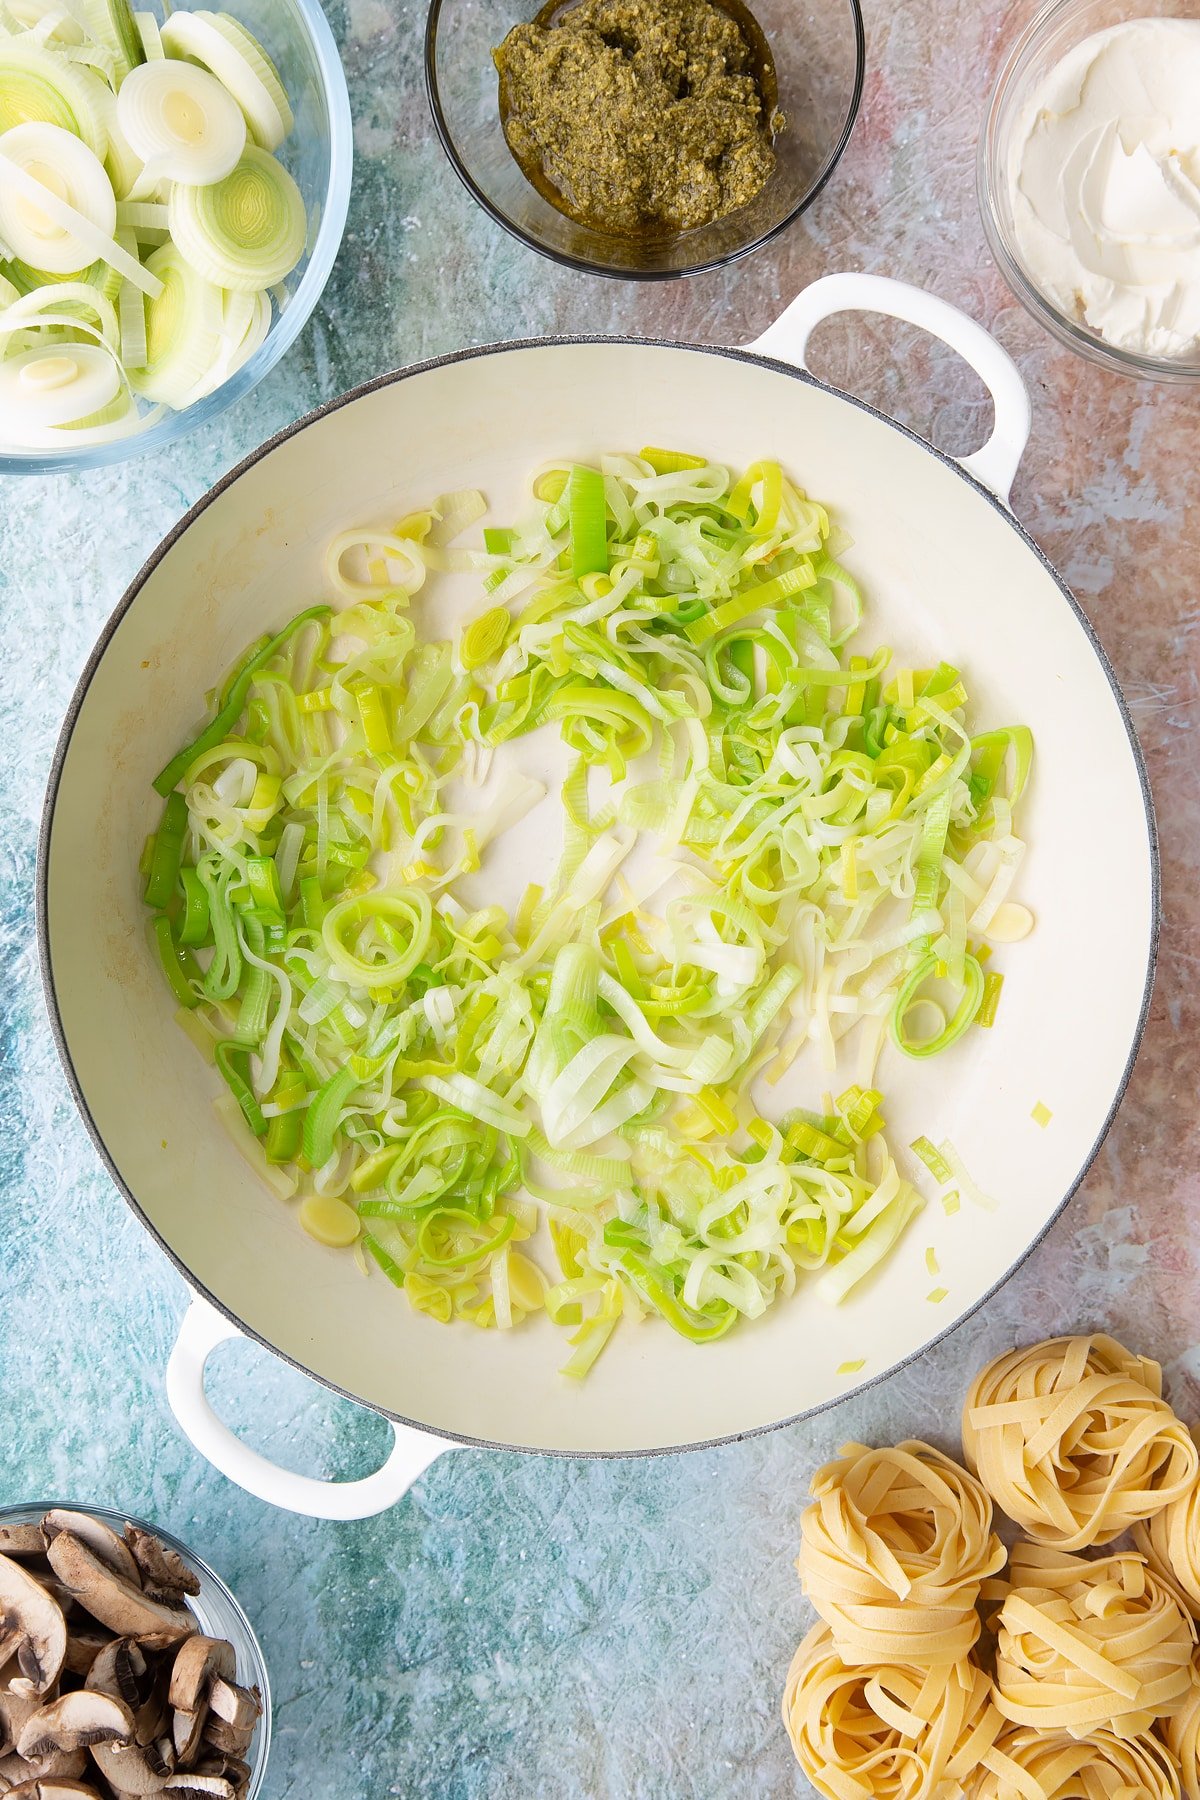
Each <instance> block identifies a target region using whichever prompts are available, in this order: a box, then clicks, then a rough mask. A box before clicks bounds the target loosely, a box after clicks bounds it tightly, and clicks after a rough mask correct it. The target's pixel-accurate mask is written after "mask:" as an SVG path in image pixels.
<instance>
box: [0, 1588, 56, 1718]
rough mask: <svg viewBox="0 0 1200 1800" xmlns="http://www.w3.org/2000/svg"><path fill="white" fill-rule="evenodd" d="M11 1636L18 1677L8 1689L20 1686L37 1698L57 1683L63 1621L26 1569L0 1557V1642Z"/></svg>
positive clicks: (47, 1596) (54, 1602) (53, 1603)
mask: <svg viewBox="0 0 1200 1800" xmlns="http://www.w3.org/2000/svg"><path fill="white" fill-rule="evenodd" d="M14 1633H16V1634H17V1638H16V1645H15V1648H16V1657H17V1666H18V1668H19V1670H20V1676H19V1677H18V1679H17V1682H14V1681H12V1680H10V1682H9V1686H10V1688H12V1689H13V1691H14V1692H15V1691H20V1688H21V1687H22V1686H23V1687H25V1688H27V1689H28V1691H30V1692H32V1693H35V1694H37V1695H39V1696H41V1695H42V1694H45V1693H47V1692H48V1691H49V1689H50V1688H51V1687H52V1686H53V1685H54V1683H55V1682H56V1681H57V1680H58V1677H59V1673H60V1672H61V1670H62V1666H63V1662H64V1660H65V1659H66V1654H67V1622H66V1620H65V1619H64V1618H63V1612H62V1607H61V1606H60V1605H59V1604H58V1602H57V1600H55V1599H54V1597H53V1595H52V1594H48V1593H47V1592H46V1590H45V1588H43V1587H39V1585H38V1583H37V1582H36V1581H35V1580H34V1578H33V1576H32V1575H30V1574H29V1572H28V1570H26V1569H24V1568H22V1567H21V1564H20V1563H17V1562H14V1561H13V1560H12V1558H11V1557H8V1556H0V1641H4V1640H7V1639H9V1638H11V1637H12V1636H13V1634H14ZM10 1654H11V1652H10ZM18 1684H20V1685H18Z"/></svg>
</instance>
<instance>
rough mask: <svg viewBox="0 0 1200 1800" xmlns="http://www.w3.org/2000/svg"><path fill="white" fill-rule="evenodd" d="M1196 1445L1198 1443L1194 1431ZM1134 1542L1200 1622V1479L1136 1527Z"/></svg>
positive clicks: (1193, 1437)
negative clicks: (1171, 1584) (1174, 1587)
mask: <svg viewBox="0 0 1200 1800" xmlns="http://www.w3.org/2000/svg"><path fill="white" fill-rule="evenodd" d="M1192 1441H1193V1443H1195V1442H1197V1441H1198V1440H1197V1435H1196V1433H1195V1432H1194V1431H1193V1432H1192ZM1133 1541H1134V1543H1135V1544H1136V1545H1137V1547H1138V1549H1139V1550H1140V1551H1141V1552H1142V1555H1143V1556H1144V1557H1145V1558H1146V1561H1147V1562H1148V1563H1149V1564H1150V1567H1151V1568H1152V1569H1154V1570H1155V1571H1156V1572H1157V1573H1158V1574H1159V1575H1161V1576H1163V1577H1164V1578H1165V1579H1166V1580H1167V1581H1170V1582H1173V1583H1174V1585H1175V1586H1176V1587H1177V1588H1178V1590H1179V1592H1180V1594H1182V1596H1183V1598H1184V1600H1185V1601H1186V1602H1187V1604H1188V1606H1189V1607H1190V1608H1191V1611H1192V1614H1193V1616H1194V1617H1195V1618H1198V1619H1200V1476H1198V1477H1197V1479H1196V1480H1195V1481H1193V1482H1192V1485H1191V1487H1189V1488H1188V1489H1187V1490H1186V1492H1185V1493H1183V1494H1181V1495H1180V1496H1179V1498H1178V1500H1172V1501H1171V1502H1170V1504H1169V1505H1167V1506H1164V1507H1163V1509H1162V1511H1161V1512H1157V1513H1155V1515H1154V1517H1153V1518H1152V1519H1150V1520H1147V1521H1145V1522H1144V1523H1142V1524H1140V1525H1135V1526H1134V1530H1133Z"/></svg>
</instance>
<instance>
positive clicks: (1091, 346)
mask: <svg viewBox="0 0 1200 1800" xmlns="http://www.w3.org/2000/svg"><path fill="white" fill-rule="evenodd" d="M1093 3H1094V0H1046V4H1044V5H1043V6H1041V7H1039V9H1038V11H1037V12H1036V13H1035V14H1034V15H1033V17H1032V18H1031V19H1029V20H1028V21H1027V22H1026V24H1025V25H1024V26H1023V27H1022V28H1021V30H1020V31H1019V32H1018V33H1017V35H1016V37H1015V38H1014V39H1013V42H1012V44H1011V46H1010V48H1009V50H1008V53H1007V55H1006V56H1005V58H1004V60H1003V62H1002V63H1001V65H1000V69H999V71H998V73H997V75H996V78H995V80H994V82H993V83H992V88H991V92H990V94H989V95H988V101H987V109H986V112H985V114H984V123H983V129H982V130H981V131H980V133H979V144H978V149H977V153H976V159H975V183H976V191H977V195H978V200H979V211H980V215H981V217H982V220H983V231H984V236H985V237H986V238H987V241H988V248H989V249H990V250H991V252H992V256H993V257H994V259H995V261H996V265H997V267H998V268H999V270H1000V273H1001V274H1002V275H1003V277H1004V279H1005V281H1006V282H1007V284H1008V287H1009V289H1010V290H1011V292H1012V293H1013V294H1014V295H1015V296H1016V298H1017V299H1018V300H1019V301H1020V303H1021V305H1022V306H1023V307H1024V308H1025V310H1026V312H1028V313H1029V314H1030V315H1031V316H1032V317H1033V318H1035V319H1036V320H1037V321H1038V323H1039V324H1040V325H1042V326H1044V327H1045V328H1046V330H1047V331H1049V332H1051V333H1052V335H1053V336H1054V337H1056V338H1057V339H1058V340H1059V342H1060V343H1063V344H1065V345H1066V346H1067V347H1068V349H1071V350H1074V351H1075V353H1076V354H1077V355H1079V356H1082V357H1084V358H1085V360H1086V361H1088V362H1091V363H1096V364H1098V365H1099V366H1100V367H1101V368H1106V369H1108V370H1109V371H1110V372H1112V373H1113V374H1117V375H1126V376H1129V377H1130V378H1131V379H1133V380H1141V381H1164V382H1170V383H1174V384H1176V385H1177V386H1181V387H1186V386H1189V385H1190V384H1191V383H1193V382H1196V381H1200V361H1198V362H1195V363H1192V364H1190V365H1188V364H1183V363H1179V362H1177V361H1175V360H1173V359H1172V358H1169V357H1160V356H1147V355H1143V354H1141V353H1140V352H1139V351H1136V350H1122V349H1121V348H1120V347H1119V346H1118V345H1116V344H1108V343H1105V341H1104V339H1103V338H1101V337H1100V336H1098V335H1097V334H1096V333H1094V332H1092V331H1089V330H1087V329H1085V327H1084V326H1082V325H1081V324H1080V323H1079V322H1078V320H1076V319H1070V318H1068V317H1067V315H1066V313H1064V312H1060V311H1059V309H1058V307H1057V306H1055V305H1054V303H1053V301H1051V300H1048V299H1047V298H1046V296H1045V294H1043V293H1042V291H1041V289H1040V288H1039V287H1038V286H1037V284H1036V283H1035V282H1034V280H1033V279H1032V277H1031V276H1030V275H1029V274H1028V273H1027V271H1026V269H1025V267H1024V264H1023V263H1022V262H1021V259H1020V257H1019V256H1018V255H1017V253H1016V250H1015V248H1014V246H1013V244H1012V243H1011V241H1010V237H1009V234H1008V232H1007V231H1006V230H1005V227H1004V224H1003V222H1002V219H1001V213H1000V204H999V195H1000V179H1001V176H1000V169H999V164H1000V142H999V139H1000V131H999V118H1000V108H1001V104H1002V102H1003V101H1004V100H1005V99H1006V98H1007V96H1008V91H1009V89H1010V88H1011V87H1012V86H1013V85H1014V84H1015V83H1016V81H1017V80H1018V79H1019V77H1020V76H1021V75H1022V73H1023V72H1024V68H1025V65H1026V63H1027V61H1028V60H1029V59H1030V58H1031V57H1032V55H1033V53H1034V51H1035V50H1036V49H1037V48H1038V47H1039V45H1040V44H1041V43H1042V41H1043V40H1044V39H1045V37H1046V36H1047V35H1048V33H1049V32H1050V31H1051V29H1052V28H1053V27H1054V25H1055V24H1057V23H1058V22H1059V21H1060V20H1062V19H1065V18H1067V17H1069V16H1070V14H1072V13H1075V12H1082V11H1083V9H1084V8H1085V7H1086V6H1090V5H1092V4H1093ZM1152 16H1153V15H1152ZM1197 16H1198V17H1200V11H1198V13H1197Z"/></svg>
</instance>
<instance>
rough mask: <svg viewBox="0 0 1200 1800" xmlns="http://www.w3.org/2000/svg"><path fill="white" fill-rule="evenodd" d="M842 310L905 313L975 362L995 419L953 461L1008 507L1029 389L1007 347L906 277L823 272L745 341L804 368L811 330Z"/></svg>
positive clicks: (1025, 431) (1028, 420)
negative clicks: (982, 440)
mask: <svg viewBox="0 0 1200 1800" xmlns="http://www.w3.org/2000/svg"><path fill="white" fill-rule="evenodd" d="M840 312H875V313H887V314H888V315H889V316H890V317H891V318H893V319H905V320H907V322H908V323H909V324H910V325H919V326H920V327H921V329H922V330H923V331H928V332H929V333H930V335H931V336H932V337H936V338H940V339H941V340H942V342H943V343H944V344H949V346H950V348H951V349H952V350H957V351H958V354H959V355H960V356H961V357H962V358H963V360H964V362H968V363H970V365H971V367H972V368H973V369H974V371H975V373H976V374H977V375H978V376H979V377H980V378H981V380H982V381H983V383H984V386H985V387H986V388H987V390H988V392H989V393H990V394H991V396H992V401H993V404H994V405H995V408H996V423H995V427H994V429H993V431H992V435H991V437H990V438H989V439H988V441H987V443H986V444H984V446H983V448H982V449H981V450H976V451H975V452H974V453H973V454H972V455H971V456H960V457H958V458H957V459H956V460H957V461H958V462H959V463H960V464H961V465H962V467H963V468H964V469H965V470H966V471H967V473H968V475H973V476H974V477H975V479H976V480H977V481H981V482H982V483H983V485H984V487H986V488H990V489H991V491H992V493H993V494H995V496H996V498H997V499H998V500H1002V501H1003V502H1004V504H1005V506H1007V505H1008V496H1009V491H1010V489H1011V487H1012V484H1013V477H1014V476H1015V475H1016V472H1017V465H1018V463H1019V462H1020V460H1021V457H1022V456H1023V454H1024V452H1025V446H1026V444H1027V443H1028V442H1029V431H1030V426H1031V424H1032V414H1031V411H1030V406H1029V394H1028V392H1027V391H1026V388H1025V383H1024V382H1023V381H1022V379H1021V374H1020V371H1019V370H1018V368H1017V365H1016V363H1015V362H1014V361H1013V359H1012V357H1011V356H1010V355H1009V354H1008V351H1007V350H1003V349H1001V347H1000V345H999V344H998V343H997V342H996V340H995V338H994V337H992V336H991V334H990V333H989V332H987V331H985V330H984V328H983V326H982V325H977V324H976V322H975V320H974V319H971V318H968V316H967V314H966V313H964V312H960V311H959V309H958V307H957V306H951V305H950V303H949V302H948V301H946V300H939V299H938V297H937V295H936V294H927V293H925V291H924V289H922V288H917V287H910V286H909V284H908V283H907V282H906V281H889V280H888V279H887V277H886V276H883V275H859V274H845V275H823V276H822V277H821V279H820V280H819V281H814V282H813V283H812V285H811V287H806V288H805V289H804V292H803V293H802V294H798V295H797V296H796V298H795V299H794V300H793V301H792V304H791V305H790V306H789V307H788V308H787V310H786V311H785V312H783V313H781V314H780V316H779V317H778V318H777V319H776V321H775V323H774V324H773V325H769V326H768V327H767V329H766V331H764V332H763V334H762V336H761V337H760V338H757V339H756V340H755V342H754V343H753V344H748V345H747V346H746V347H747V349H749V350H760V351H762V352H763V354H764V355H766V356H774V357H777V358H778V359H779V360H780V361H781V362H789V363H794V364H795V365H796V367H797V368H800V369H806V368H807V367H808V364H807V363H806V361H805V351H806V350H807V348H808V340H809V338H810V337H811V336H812V333H813V331H814V330H815V328H816V327H817V326H818V325H819V324H820V323H821V321H822V320H823V319H828V318H832V316H833V315H834V313H840Z"/></svg>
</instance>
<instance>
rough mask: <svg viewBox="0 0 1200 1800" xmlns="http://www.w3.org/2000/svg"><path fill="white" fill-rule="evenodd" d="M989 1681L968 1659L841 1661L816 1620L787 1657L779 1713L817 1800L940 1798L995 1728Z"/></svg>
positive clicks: (962, 1778)
mask: <svg viewBox="0 0 1200 1800" xmlns="http://www.w3.org/2000/svg"><path fill="white" fill-rule="evenodd" d="M990 1689H991V1683H990V1682H989V1680H988V1678H987V1676H986V1675H985V1674H984V1673H983V1671H982V1670H981V1669H978V1668H976V1666H975V1665H974V1664H973V1663H972V1662H970V1661H969V1660H964V1661H962V1662H960V1663H954V1664H945V1665H942V1666H940V1667H938V1668H936V1669H933V1670H926V1669H919V1668H912V1667H906V1666H904V1665H902V1664H896V1663H890V1662H881V1663H879V1664H876V1665H874V1666H868V1667H856V1668H848V1667H847V1666H846V1664H845V1663H844V1662H843V1661H842V1660H841V1658H840V1657H839V1656H838V1654H837V1651H836V1649H835V1647H834V1642H833V1636H832V1633H831V1632H830V1630H829V1627H828V1626H827V1625H824V1624H821V1625H817V1626H815V1627H814V1629H813V1630H812V1631H810V1632H809V1634H808V1636H807V1637H806V1638H805V1639H804V1642H803V1643H802V1644H801V1645H800V1648H799V1649H798V1650H797V1652H796V1654H795V1656H794V1657H793V1659H792V1666H791V1668H790V1669H789V1671H788V1678H787V1686H786V1688H785V1691H784V1696H783V1721H784V1724H785V1725H786V1726H787V1730H788V1735H789V1736H790V1738H791V1740H792V1748H793V1749H794V1751H795V1753H796V1760H797V1761H798V1762H799V1764H800V1767H801V1768H802V1769H803V1771H804V1773H805V1774H806V1775H807V1777H808V1779H809V1780H810V1781H811V1782H812V1784H813V1786H814V1787H815V1788H816V1790H817V1792H818V1793H819V1794H824V1795H826V1796H827V1800H949V1797H950V1796H951V1795H958V1794H960V1793H962V1791H963V1785H964V1783H965V1782H966V1781H967V1780H968V1779H969V1777H970V1776H971V1775H972V1773H973V1772H974V1771H975V1770H976V1769H977V1768H978V1767H979V1766H980V1762H981V1759H982V1757H983V1756H984V1754H985V1753H986V1752H987V1750H988V1749H989V1748H990V1746H991V1744H992V1743H993V1741H994V1739H995V1737H996V1734H997V1732H998V1731H999V1729H1000V1727H1001V1723H1002V1721H1001V1719H1000V1716H999V1714H998V1713H997V1712H996V1711H995V1709H994V1707H993V1706H992V1705H991V1703H990V1699H989V1693H990Z"/></svg>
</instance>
